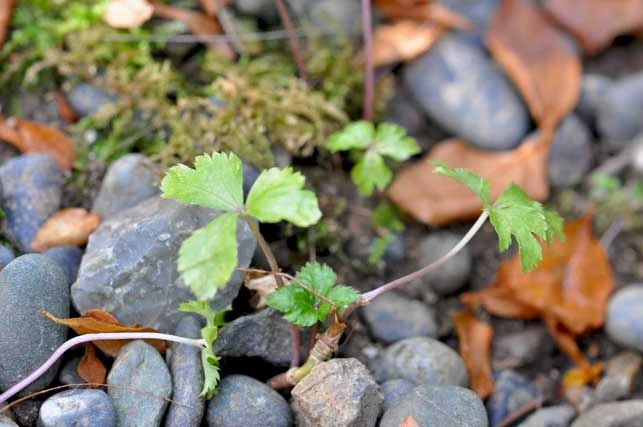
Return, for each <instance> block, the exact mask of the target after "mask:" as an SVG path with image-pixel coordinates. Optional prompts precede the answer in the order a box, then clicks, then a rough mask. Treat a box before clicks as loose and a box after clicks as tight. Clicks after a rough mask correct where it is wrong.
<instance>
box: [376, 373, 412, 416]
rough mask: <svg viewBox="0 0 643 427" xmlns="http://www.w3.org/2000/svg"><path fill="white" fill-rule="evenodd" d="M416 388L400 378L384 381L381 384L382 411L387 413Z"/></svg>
mask: <svg viewBox="0 0 643 427" xmlns="http://www.w3.org/2000/svg"><path fill="white" fill-rule="evenodd" d="M415 387H416V385H415V384H414V383H412V382H411V381H409V380H405V379H402V378H396V379H394V380H389V381H386V382H385V383H384V384H382V386H381V389H382V394H383V395H384V403H383V409H384V411H387V410H388V409H389V408H392V407H394V406H396V405H397V404H399V403H400V402H401V401H402V400H403V399H404V396H406V395H407V394H408V393H409V392H410V391H411V390H413V389H414V388H415Z"/></svg>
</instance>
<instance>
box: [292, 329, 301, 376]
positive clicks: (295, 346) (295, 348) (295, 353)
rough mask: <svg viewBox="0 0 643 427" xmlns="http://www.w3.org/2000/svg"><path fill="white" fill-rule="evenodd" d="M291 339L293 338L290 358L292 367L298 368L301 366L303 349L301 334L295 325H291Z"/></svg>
mask: <svg viewBox="0 0 643 427" xmlns="http://www.w3.org/2000/svg"><path fill="white" fill-rule="evenodd" d="M290 337H291V338H292V349H291V356H290V367H291V368H296V367H297V366H299V360H300V359H301V356H300V354H299V353H300V351H301V350H300V348H301V334H300V333H299V328H298V327H297V325H295V324H291V325H290Z"/></svg>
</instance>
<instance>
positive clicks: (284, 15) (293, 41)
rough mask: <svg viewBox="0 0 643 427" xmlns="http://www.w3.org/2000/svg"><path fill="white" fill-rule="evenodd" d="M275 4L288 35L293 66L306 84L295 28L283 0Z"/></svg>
mask: <svg viewBox="0 0 643 427" xmlns="http://www.w3.org/2000/svg"><path fill="white" fill-rule="evenodd" d="M275 3H276V4H277V11H278V12H279V19H281V22H282V24H284V28H285V29H286V34H287V35H288V43H290V49H291V50H292V56H293V58H294V59H295V66H296V67H297V73H298V74H299V78H301V79H302V80H304V81H305V82H308V73H307V72H306V65H305V64H304V58H303V56H302V54H301V48H300V47H299V41H298V40H297V35H296V34H295V28H294V27H293V25H292V21H291V20H290V16H289V15H288V10H287V9H286V5H285V4H284V0H275Z"/></svg>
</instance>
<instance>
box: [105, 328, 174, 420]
mask: <svg viewBox="0 0 643 427" xmlns="http://www.w3.org/2000/svg"><path fill="white" fill-rule="evenodd" d="M107 385H108V386H109V387H108V393H109V397H111V398H112V402H113V403H114V407H115V408H116V414H117V417H118V425H120V426H159V425H160V423H161V419H162V418H163V414H164V413H165V409H166V408H167V404H168V399H169V398H170V397H172V376H171V375H170V371H169V370H168V368H167V365H166V364H165V362H164V361H163V358H162V357H161V355H160V354H159V352H158V351H156V349H155V348H154V347H152V346H151V345H149V344H147V343H146V342H145V341H133V342H131V343H129V344H127V345H125V346H124V347H123V348H121V350H120V351H119V352H118V355H117V356H116V360H114V364H113V365H112V369H111V370H110V371H109V375H108V376H107Z"/></svg>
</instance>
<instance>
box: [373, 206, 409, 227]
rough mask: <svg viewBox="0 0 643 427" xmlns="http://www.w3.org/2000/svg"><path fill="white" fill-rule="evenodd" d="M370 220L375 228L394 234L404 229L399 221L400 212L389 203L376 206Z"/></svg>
mask: <svg viewBox="0 0 643 427" xmlns="http://www.w3.org/2000/svg"><path fill="white" fill-rule="evenodd" d="M371 218H372V219H373V222H374V223H375V224H376V225H377V226H379V227H382V228H384V229H386V230H390V231H393V232H395V233H401V232H402V231H404V228H405V227H404V223H403V222H402V220H401V219H400V212H399V211H398V210H397V208H396V207H395V206H394V205H393V204H391V203H382V204H380V205H379V206H377V207H376V208H375V209H373V212H372V213H371Z"/></svg>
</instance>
